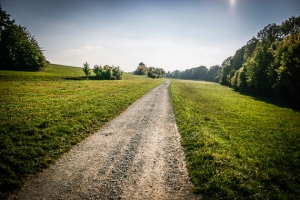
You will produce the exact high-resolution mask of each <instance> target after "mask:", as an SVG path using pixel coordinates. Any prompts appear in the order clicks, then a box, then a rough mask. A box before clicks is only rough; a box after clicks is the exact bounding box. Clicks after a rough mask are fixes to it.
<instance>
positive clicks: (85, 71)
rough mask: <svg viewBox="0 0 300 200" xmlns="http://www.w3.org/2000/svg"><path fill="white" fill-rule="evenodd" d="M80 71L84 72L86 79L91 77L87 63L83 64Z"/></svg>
mask: <svg viewBox="0 0 300 200" xmlns="http://www.w3.org/2000/svg"><path fill="white" fill-rule="evenodd" d="M82 71H83V72H84V74H85V76H86V77H87V79H88V77H89V75H91V73H92V70H91V69H90V64H88V63H87V62H86V63H83V69H82Z"/></svg>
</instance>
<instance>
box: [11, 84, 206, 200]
mask: <svg viewBox="0 0 300 200" xmlns="http://www.w3.org/2000/svg"><path fill="white" fill-rule="evenodd" d="M169 83H170V82H169V81H166V82H165V83H164V84H162V85H160V86H158V87H157V88H155V89H153V90H152V91H150V92H148V93H147V94H146V95H145V96H144V97H143V98H141V99H140V100H138V101H137V102H135V103H134V104H133V105H132V106H130V107H129V108H128V109H127V110H126V111H125V112H123V113H122V114H121V115H120V116H118V117H117V118H115V119H114V120H112V121H110V122H109V123H107V124H106V125H105V126H104V127H103V128H102V129H101V130H99V131H98V132H96V133H95V134H93V135H92V136H90V137H88V138H87V139H86V140H84V141H83V142H81V143H80V144H78V145H76V146H75V147H74V148H73V149H72V150H71V151H69V152H68V153H66V154H64V155H63V156H62V157H61V158H60V159H58V160H57V161H56V163H55V164H53V165H51V166H50V167H49V168H48V169H46V170H44V171H43V172H41V173H39V174H38V175H36V176H34V177H32V178H30V179H29V180H28V181H27V182H26V183H25V185H24V187H23V188H22V189H21V190H20V191H19V192H17V193H16V194H14V195H12V196H11V197H10V199H199V198H200V197H199V196H195V195H194V194H193V192H192V184H191V182H190V180H189V177H188V173H187V170H186V166H185V161H184V154H183V151H182V149H181V146H180V135H179V133H178V131H177V126H176V123H175V118H174V114H173V109H172V105H171V101H170V97H169V93H168V86H169Z"/></svg>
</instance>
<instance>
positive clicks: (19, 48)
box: [0, 5, 46, 71]
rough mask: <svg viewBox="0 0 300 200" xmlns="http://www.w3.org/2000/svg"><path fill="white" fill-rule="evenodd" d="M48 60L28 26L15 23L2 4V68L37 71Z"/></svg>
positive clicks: (0, 9)
mask: <svg viewBox="0 0 300 200" xmlns="http://www.w3.org/2000/svg"><path fill="white" fill-rule="evenodd" d="M45 64H46V60H45V57H44V55H43V53H42V50H41V47H40V46H39V45H38V42H37V40H36V39H35V38H34V36H33V35H31V34H30V33H29V31H28V30H27V29H26V27H23V26H20V25H17V24H15V21H14V20H11V19H10V15H9V14H7V13H6V12H5V11H3V10H2V8H1V5H0V69H2V70H3V69H4V70H22V71H37V70H41V69H43V68H44V67H45Z"/></svg>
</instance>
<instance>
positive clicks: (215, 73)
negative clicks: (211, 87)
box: [205, 65, 222, 83]
mask: <svg viewBox="0 0 300 200" xmlns="http://www.w3.org/2000/svg"><path fill="white" fill-rule="evenodd" d="M221 70H222V67H221V66H219V65H214V66H211V67H210V68H209V70H208V71H207V72H206V74H205V80H206V81H211V82H217V83H218V82H219V81H220V75H221Z"/></svg>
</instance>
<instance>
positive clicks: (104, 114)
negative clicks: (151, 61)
mask: <svg viewBox="0 0 300 200" xmlns="http://www.w3.org/2000/svg"><path fill="white" fill-rule="evenodd" d="M164 81H165V80H164V79H155V80H154V79H151V78H148V77H146V76H134V75H131V74H127V73H124V75H123V80H118V81H99V80H86V78H85V77H84V73H83V72H82V69H81V68H75V67H66V66H59V65H50V66H49V67H47V68H46V69H45V71H43V72H12V71H0V95H1V97H0V171H1V175H0V197H4V196H6V195H7V194H8V192H10V191H11V190H13V189H15V188H18V187H19V186H20V185H21V184H22V183H23V182H24V180H25V178H26V177H27V176H28V175H29V174H34V173H36V172H38V171H40V170H41V169H43V168H45V167H46V166H48V165H49V163H51V162H53V161H54V160H55V159H56V158H57V157H58V156H59V155H61V154H62V153H64V152H66V151H68V150H69V149H70V148H71V147H72V145H75V144H76V143H78V142H80V141H81V140H82V139H84V138H85V137H87V136H88V135H89V134H91V133H94V132H95V131H96V130H98V129H99V128H100V127H101V126H102V125H103V124H104V123H106V122H108V121H109V120H111V119H112V118H114V117H116V116H117V115H118V114H120V113H121V112H122V111H124V110H125V109H126V108H127V107H128V106H129V105H131V104H132V103H133V102H135V101H136V100H137V99H139V98H140V97H142V96H143V95H144V94H145V93H146V92H147V91H149V90H151V89H152V88H154V87H156V86H158V85H160V84H161V83H163V82H164Z"/></svg>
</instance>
